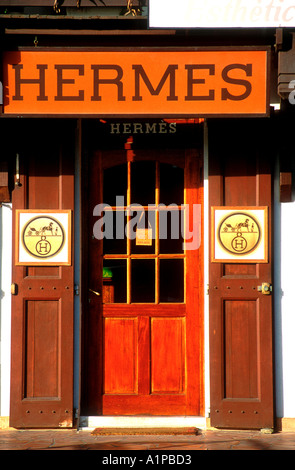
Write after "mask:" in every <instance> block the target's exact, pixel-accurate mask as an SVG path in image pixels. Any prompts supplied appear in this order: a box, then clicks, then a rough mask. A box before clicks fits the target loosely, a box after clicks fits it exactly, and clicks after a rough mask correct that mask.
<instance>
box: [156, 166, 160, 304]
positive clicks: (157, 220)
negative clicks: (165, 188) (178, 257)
mask: <svg viewBox="0 0 295 470" xmlns="http://www.w3.org/2000/svg"><path fill="white" fill-rule="evenodd" d="M155 202H156V208H158V206H159V203H160V168H159V162H158V161H157V162H156V194H155ZM155 223H156V227H155V229H156V233H155V255H156V258H155V289H156V292H155V303H156V304H158V303H159V302H160V260H159V253H160V240H159V236H160V232H159V229H160V226H159V210H157V209H156V211H155Z"/></svg>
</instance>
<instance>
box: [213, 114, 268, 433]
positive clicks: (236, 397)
mask: <svg viewBox="0 0 295 470" xmlns="http://www.w3.org/2000/svg"><path fill="white" fill-rule="evenodd" d="M270 134H271V132H270V129H269V123H267V122H265V121H259V120H258V121H253V120H251V121H242V120H241V121H237V122H236V123H233V122H232V121H228V122H226V123H222V122H218V124H214V123H212V124H211V125H209V168H210V171H209V173H210V174H209V194H210V208H211V207H212V206H235V207H241V206H244V207H247V206H266V207H267V208H268V228H267V229H266V241H268V250H267V257H268V262H267V263H256V262H253V263H243V262H242V261H240V262H226V263H224V262H223V263H218V262H217V263H214V262H210V284H209V299H210V301H209V308H210V318H209V323H210V391H211V402H210V407H211V412H210V417H211V424H212V425H213V426H215V427H225V428H273V424H274V423H273V417H274V411H273V355H272V295H263V294H262V292H261V291H260V289H259V286H262V283H264V282H267V283H270V284H271V283H272V251H271V242H272V236H271V235H272V231H271V227H272V222H271V216H272V171H271V167H272V153H271V148H270V146H269V145H268V144H267V142H270V140H269V135H270ZM212 228H213V227H212V226H211V230H212ZM212 240H213V238H212ZM212 250H213V245H212V243H211V254H212Z"/></svg>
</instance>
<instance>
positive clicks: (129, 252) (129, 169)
mask: <svg viewBox="0 0 295 470" xmlns="http://www.w3.org/2000/svg"><path fill="white" fill-rule="evenodd" d="M130 204H131V162H130V161H128V162H127V208H128V209H127V304H130V303H131V282H132V280H131V258H130V255H131V240H130V226H129V222H130V219H131V216H130V211H129V208H130Z"/></svg>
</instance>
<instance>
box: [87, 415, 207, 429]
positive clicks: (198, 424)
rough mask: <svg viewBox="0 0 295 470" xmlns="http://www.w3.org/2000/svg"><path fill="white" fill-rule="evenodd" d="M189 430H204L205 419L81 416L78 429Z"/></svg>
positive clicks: (192, 417)
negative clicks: (190, 428)
mask: <svg viewBox="0 0 295 470" xmlns="http://www.w3.org/2000/svg"><path fill="white" fill-rule="evenodd" d="M165 427H167V428H189V427H192V428H193V427H194V428H198V429H206V418H205V417H202V416H201V417H199V416H81V417H80V420H79V429H80V430H85V431H91V430H94V429H95V428H165Z"/></svg>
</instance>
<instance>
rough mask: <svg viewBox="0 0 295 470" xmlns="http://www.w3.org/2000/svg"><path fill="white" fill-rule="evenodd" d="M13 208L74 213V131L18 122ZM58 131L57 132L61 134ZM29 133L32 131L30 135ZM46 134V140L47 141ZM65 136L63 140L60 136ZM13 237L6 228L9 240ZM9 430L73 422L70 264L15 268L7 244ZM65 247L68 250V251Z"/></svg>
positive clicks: (71, 273) (65, 424)
mask: <svg viewBox="0 0 295 470" xmlns="http://www.w3.org/2000/svg"><path fill="white" fill-rule="evenodd" d="M22 130H23V132H24V134H23V137H24V136H28V135H29V134H30V133H31V132H33V130H34V140H33V139H32V140H29V141H28V139H26V140H25V139H24V140H22V135H21V133H20V134H19V135H18V138H19V142H21V143H22V145H21V146H20V147H19V148H20V150H19V152H20V182H19V185H17V186H15V189H14V191H13V215H14V224H15V215H16V210H17V209H32V210H40V211H42V210H50V209H52V210H58V209H69V210H73V208H74V173H73V165H74V153H73V148H74V147H73V143H74V132H73V129H72V126H71V125H70V126H69V127H68V126H67V124H66V122H64V123H63V126H62V129H60V130H61V131H62V132H60V130H59V129H58V127H57V126H55V125H54V123H53V121H51V122H50V123H49V122H47V121H42V122H41V123H39V124H37V123H36V122H34V124H33V125H32V123H29V122H28V123H23V125H22ZM63 132H64V134H63ZM32 135H33V134H32ZM53 135H54V139H53V138H52V136H53ZM65 136H66V137H65ZM16 236H17V234H16V231H15V225H14V239H15V237H16ZM13 247H14V253H13V275H12V282H13V283H14V284H15V286H16V288H15V295H13V296H12V325H11V328H12V345H11V349H12V353H11V411H10V425H11V426H13V427H16V428H23V427H26V428H28V427H30V428H33V427H38V428H40V427H46V428H48V427H71V426H72V424H73V318H74V308H73V307H74V306H73V295H74V292H73V290H74V289H73V288H74V286H73V262H74V260H73V258H72V264H71V266H23V265H21V266H20V265H15V257H16V250H15V247H16V243H15V240H13ZM70 249H71V250H72V247H70Z"/></svg>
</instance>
